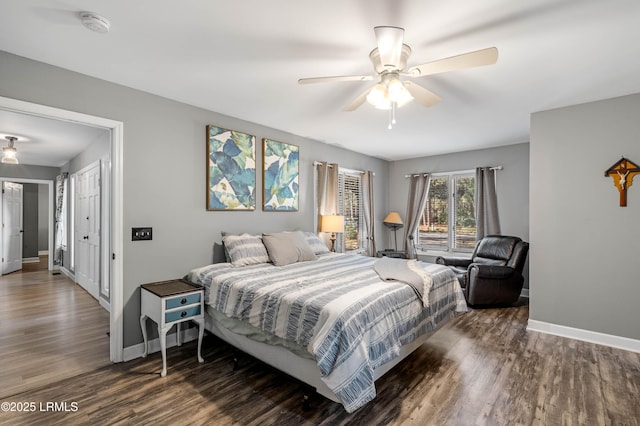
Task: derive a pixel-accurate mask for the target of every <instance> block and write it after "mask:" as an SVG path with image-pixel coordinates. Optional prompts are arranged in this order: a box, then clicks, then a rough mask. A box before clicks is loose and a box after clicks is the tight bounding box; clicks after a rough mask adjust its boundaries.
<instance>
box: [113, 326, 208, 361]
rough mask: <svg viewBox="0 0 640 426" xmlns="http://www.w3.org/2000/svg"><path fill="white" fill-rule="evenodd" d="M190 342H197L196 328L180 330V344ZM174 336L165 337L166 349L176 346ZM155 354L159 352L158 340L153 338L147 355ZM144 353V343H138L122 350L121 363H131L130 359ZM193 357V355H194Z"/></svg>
mask: <svg viewBox="0 0 640 426" xmlns="http://www.w3.org/2000/svg"><path fill="white" fill-rule="evenodd" d="M192 340H198V327H191V328H188V329H186V330H185V329H184V328H183V329H182V344H185V343H187V342H190V341H192ZM177 343H178V342H177V339H176V334H175V333H173V334H168V335H167V349H169V348H171V347H174V346H177ZM155 352H160V339H159V338H157V337H156V338H155V339H153V340H149V351H148V352H147V355H148V354H152V353H155ZM143 353H144V343H138V344H137V345H133V346H128V347H126V348H124V350H123V361H125V362H126V361H131V360H132V359H136V358H140V357H142V354H143ZM194 356H195V353H194Z"/></svg>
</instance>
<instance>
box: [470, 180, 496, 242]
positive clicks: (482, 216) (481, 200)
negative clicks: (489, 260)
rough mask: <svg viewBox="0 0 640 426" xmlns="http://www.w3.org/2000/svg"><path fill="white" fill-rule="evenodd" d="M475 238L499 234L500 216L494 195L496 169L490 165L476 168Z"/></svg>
mask: <svg viewBox="0 0 640 426" xmlns="http://www.w3.org/2000/svg"><path fill="white" fill-rule="evenodd" d="M475 201H476V239H477V240H480V239H481V238H483V237H484V236H485V235H500V216H499V215H498V197H497V195H496V171H495V170H492V169H491V167H478V168H477V169H476V200H475Z"/></svg>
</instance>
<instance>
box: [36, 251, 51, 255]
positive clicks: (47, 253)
mask: <svg viewBox="0 0 640 426" xmlns="http://www.w3.org/2000/svg"><path fill="white" fill-rule="evenodd" d="M38 256H49V250H40V251H39V252H38Z"/></svg>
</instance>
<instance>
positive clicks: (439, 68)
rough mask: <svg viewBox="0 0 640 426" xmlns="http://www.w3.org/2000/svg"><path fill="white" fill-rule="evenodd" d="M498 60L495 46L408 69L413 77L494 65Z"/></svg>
mask: <svg viewBox="0 0 640 426" xmlns="http://www.w3.org/2000/svg"><path fill="white" fill-rule="evenodd" d="M497 61H498V49H496V48H495V47H489V48H487V49H481V50H476V51H474V52H469V53H463V54H461V55H457V56H451V57H449V58H445V59H440V60H438V61H433V62H429V63H426V64H422V65H418V66H415V67H411V68H409V70H408V74H409V75H411V76H413V77H420V76H425V75H431V74H439V73H442V72H447V71H454V70H460V69H464V68H472V67H481V66H484V65H493V64H495V63H496V62H497Z"/></svg>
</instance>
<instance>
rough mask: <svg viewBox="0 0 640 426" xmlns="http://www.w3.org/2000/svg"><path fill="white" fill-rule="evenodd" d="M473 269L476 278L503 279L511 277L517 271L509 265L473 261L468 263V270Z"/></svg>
mask: <svg viewBox="0 0 640 426" xmlns="http://www.w3.org/2000/svg"><path fill="white" fill-rule="evenodd" d="M471 269H474V271H473V272H474V275H475V276H476V277H478V278H488V279H494V280H499V279H505V278H511V277H512V276H513V275H514V274H515V273H517V271H516V270H515V269H513V268H512V267H510V266H501V265H483V264H480V263H473V264H471V265H469V272H470V273H471Z"/></svg>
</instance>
